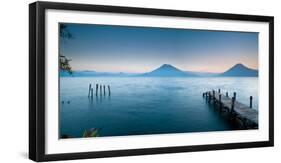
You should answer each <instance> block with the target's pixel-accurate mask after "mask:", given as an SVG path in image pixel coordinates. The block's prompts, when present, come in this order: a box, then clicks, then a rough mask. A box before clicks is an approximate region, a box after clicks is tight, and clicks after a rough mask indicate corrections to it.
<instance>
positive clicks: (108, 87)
mask: <svg viewBox="0 0 281 163" xmlns="http://www.w3.org/2000/svg"><path fill="white" fill-rule="evenodd" d="M107 89H108V95H109V96H110V86H109V85H108V86H107Z"/></svg>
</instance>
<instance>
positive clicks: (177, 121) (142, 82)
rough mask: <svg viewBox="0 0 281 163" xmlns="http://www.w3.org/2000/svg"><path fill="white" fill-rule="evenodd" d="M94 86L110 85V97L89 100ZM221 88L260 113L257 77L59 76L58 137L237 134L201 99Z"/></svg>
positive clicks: (104, 96)
mask: <svg viewBox="0 0 281 163" xmlns="http://www.w3.org/2000/svg"><path fill="white" fill-rule="evenodd" d="M90 83H92V84H94V85H95V84H97V83H98V84H102V85H105V86H107V85H110V87H111V94H110V96H109V94H108V92H107V91H106V94H105V95H103V94H102V95H100V94H98V95H97V96H96V95H95V94H94V96H93V99H91V98H88V88H89V84H90ZM219 88H220V89H221V91H222V93H225V91H228V92H229V95H230V96H232V93H233V92H237V100H238V101H239V102H241V103H244V104H246V105H248V104H249V96H253V109H256V110H258V78H257V77H60V100H61V101H64V103H62V102H60V109H59V113H60V114H59V121H60V127H59V129H60V132H59V133H60V137H61V136H62V135H64V134H65V135H69V136H71V137H82V134H83V132H84V131H85V130H87V129H90V128H96V129H98V130H99V132H98V136H101V137H102V136H127V135H144V134H168V133H186V132H206V131H226V130H233V129H234V128H233V126H231V124H230V123H229V122H228V121H227V119H225V118H223V117H222V116H221V115H220V114H219V112H217V111H216V110H214V108H213V106H211V105H209V104H208V103H206V101H205V100H204V99H203V97H202V93H203V92H206V91H210V90H212V89H219ZM94 93H95V91H94ZM68 101H69V103H67V102H68Z"/></svg>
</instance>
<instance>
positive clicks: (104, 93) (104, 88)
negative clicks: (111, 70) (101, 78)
mask: <svg viewBox="0 0 281 163" xmlns="http://www.w3.org/2000/svg"><path fill="white" fill-rule="evenodd" d="M103 95H104V96H105V85H103Z"/></svg>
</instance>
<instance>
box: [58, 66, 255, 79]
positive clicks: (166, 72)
mask: <svg viewBox="0 0 281 163" xmlns="http://www.w3.org/2000/svg"><path fill="white" fill-rule="evenodd" d="M60 76H63V77H65V76H74V77H75V76H76V77H83V76H84V77H87V76H103V77H210V76H217V77H227V76H228V77H231V76H233V77H234V76H236V77H257V76H258V70H255V69H251V68H248V67H246V66H245V65H243V64H241V63H239V64H236V65H234V66H233V67H231V68H229V69H228V70H226V71H225V72H223V73H208V72H194V71H183V70H180V69H179V68H176V67H175V66H173V65H170V64H163V65H162V66H160V67H159V68H156V69H155V70H152V71H150V72H147V73H122V72H120V73H109V72H96V71H75V72H74V73H73V74H72V75H69V74H68V73H67V72H64V71H60Z"/></svg>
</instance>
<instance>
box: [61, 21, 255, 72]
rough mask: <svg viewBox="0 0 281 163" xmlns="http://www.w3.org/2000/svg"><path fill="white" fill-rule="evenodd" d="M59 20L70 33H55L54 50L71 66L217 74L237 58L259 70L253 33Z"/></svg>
mask: <svg viewBox="0 0 281 163" xmlns="http://www.w3.org/2000/svg"><path fill="white" fill-rule="evenodd" d="M64 24H65V25H67V31H69V32H70V33H71V35H72V36H73V38H71V39H65V38H59V51H60V53H61V54H62V55H65V56H66V57H68V58H70V59H71V60H72V61H71V62H70V65H71V66H72V68H73V70H74V71H82V70H89V71H91V70H92V71H98V72H128V73H143V72H149V71H152V70H154V69H156V68H158V67H160V66H161V65H163V64H171V65H173V66H175V67H177V68H179V69H181V70H185V71H198V72H216V73H219V72H224V71H226V70H227V69H229V68H230V67H232V66H233V65H235V64H237V63H242V64H244V65H245V66H247V67H249V68H253V69H258V33H250V32H229V31H227V32H225V31H209V30H192V29H173V28H152V27H132V26H112V25H94V24H69V23H64Z"/></svg>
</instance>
